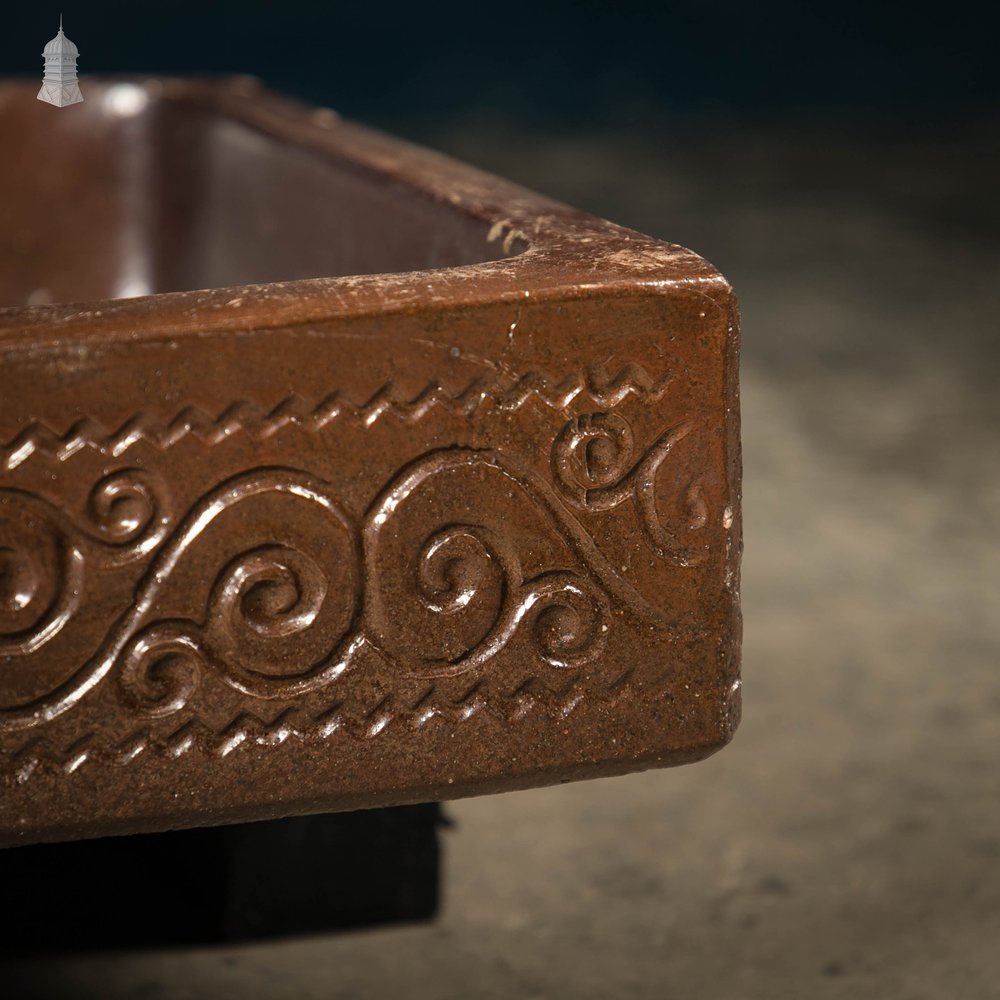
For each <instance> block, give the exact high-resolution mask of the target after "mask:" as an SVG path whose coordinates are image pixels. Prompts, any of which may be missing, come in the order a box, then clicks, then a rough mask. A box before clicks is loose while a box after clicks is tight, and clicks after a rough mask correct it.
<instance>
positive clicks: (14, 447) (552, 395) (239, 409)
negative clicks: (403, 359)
mask: <svg viewBox="0 0 1000 1000" xmlns="http://www.w3.org/2000/svg"><path fill="white" fill-rule="evenodd" d="M672 380H673V376H672V375H670V374H669V373H668V374H666V375H664V376H663V377H661V378H659V379H654V378H653V377H652V376H651V375H650V374H649V373H648V372H647V371H646V370H645V369H644V368H643V367H642V366H641V365H638V364H635V363H634V362H630V363H629V364H626V365H624V366H623V367H622V368H621V369H619V371H618V372H617V374H615V375H614V376H609V375H608V373H607V371H606V369H605V368H604V367H603V366H601V365H593V366H591V367H589V368H587V369H586V370H585V371H582V372H577V373H574V374H572V375H569V376H567V377H566V378H564V379H563V380H561V381H559V382H556V381H555V380H554V379H553V378H551V376H549V375H547V374H546V373H545V372H544V371H541V370H540V369H532V370H529V371H528V372H526V373H525V374H524V375H521V376H518V377H517V378H515V379H513V380H511V381H509V384H505V380H503V379H502V378H500V377H499V376H496V375H485V376H479V377H477V378H475V379H473V381H471V382H470V383H468V385H466V386H465V388H463V389H461V390H459V391H458V392H452V391H451V390H450V389H448V388H447V386H445V385H444V384H443V383H442V382H440V381H439V380H432V381H431V382H428V384H427V385H426V386H425V387H424V388H423V389H422V390H421V391H420V392H419V393H417V395H416V396H414V397H412V398H406V397H404V396H402V395H401V393H400V391H399V390H398V389H397V387H396V386H395V385H394V383H392V382H388V383H386V384H385V385H383V386H382V387H381V388H380V389H379V390H378V391H377V392H376V393H375V394H374V395H373V396H372V397H371V398H370V399H369V400H368V401H367V402H365V403H362V404H357V403H354V402H353V401H352V400H351V399H350V398H349V397H348V396H346V395H345V394H344V393H343V392H341V391H336V392H333V393H331V394H330V395H328V396H326V397H325V398H324V399H322V400H321V401H320V402H319V403H316V404H311V403H310V402H309V401H308V400H306V399H305V398H303V397H302V396H300V395H299V394H298V393H294V392H293V393H291V394H290V395H288V396H286V397H285V398H284V399H283V400H282V401H281V402H280V403H278V404H277V406H275V407H273V408H272V409H271V410H264V409H262V408H261V407H259V406H257V405H256V404H254V403H250V402H247V401H246V400H238V401H236V402H234V403H231V404H230V405H229V406H227V407H226V408H225V409H224V410H223V411H222V412H221V413H220V414H219V415H218V416H217V417H213V416H211V415H210V414H209V413H206V412H205V411H204V410H203V409H200V408H199V407H196V406H188V407H185V408H184V409H183V410H181V411H180V412H179V413H178V414H177V415H176V416H175V417H174V418H173V419H172V420H170V421H168V422H166V423H164V422H163V421H161V420H157V419H156V418H154V417H151V416H149V415H148V414H144V413H138V414H136V415H134V416H132V417H130V418H129V419H128V420H126V421H125V423H124V424H122V425H121V426H120V427H119V428H118V429H117V430H114V431H108V430H107V429H105V428H104V427H102V426H101V425H100V424H99V423H97V421H95V420H93V419H91V418H89V417H84V418H83V419H81V420H78V421H76V423H74V424H73V425H72V426H71V427H70V428H69V430H67V431H66V433H65V434H58V433H57V432H56V431H54V430H52V429H51V428H50V427H48V426H47V425H46V424H44V423H42V422H41V421H34V422H33V423H31V424H29V425H28V426H27V427H25V428H24V430H22V431H21V432H20V433H19V434H17V435H16V436H15V437H14V438H13V439H12V440H11V441H10V442H9V443H8V444H7V445H5V446H3V447H0V469H6V470H7V471H12V470H14V469H16V468H17V467H18V466H19V465H21V464H22V463H23V462H25V461H27V460H28V459H29V458H30V457H31V456H32V455H36V454H37V455H46V456H49V457H51V458H55V459H57V460H58V461H60V462H62V461H65V460H66V459H68V458H70V457H71V456H72V455H73V454H75V453H76V452H78V451H80V450H81V449H82V448H93V449H95V450H96V451H98V452H100V453H101V454H104V455H109V456H111V457H115V458H117V457H118V456H120V455H122V454H124V453H125V452H126V451H128V449H129V448H131V447H132V446H133V445H134V444H136V443H138V442H139V441H145V442H147V443H148V444H151V445H152V446H153V447H155V448H158V449H159V450H160V451H166V450H167V449H168V448H171V447H172V446H173V445H175V444H177V442H178V441H181V440H183V439H184V438H185V437H188V436H189V435H192V436H194V437H196V438H197V439H198V440H200V441H202V442H203V443H204V444H206V445H215V444H218V443H219V442H220V441H223V440H225V439H226V438H228V437H231V436H232V435H233V434H236V433H238V432H240V431H243V432H245V433H248V434H251V435H253V436H256V437H258V438H261V439H263V438H268V437H271V436H272V435H273V434H276V433H278V431H280V430H282V428H284V427H286V426H287V425H289V424H296V425H298V426H300V427H303V428H305V429H306V430H308V431H310V432H316V431H320V430H322V429H323V428H324V427H326V426H327V424H329V423H331V422H333V421H334V420H337V419H338V418H345V417H349V418H353V419H355V420H357V421H359V422H360V423H361V424H363V425H364V426H365V427H371V426H372V425H373V424H374V423H376V422H377V421H378V420H380V419H381V418H382V417H384V416H385V415H386V414H392V415H394V416H395V417H396V418H397V419H399V420H400V421H402V422H403V423H408V424H415V423H417V422H418V421H420V420H421V419H423V418H424V417H425V416H426V415H427V414H428V413H429V412H430V411H431V410H433V409H435V408H436V407H441V408H444V409H449V410H452V411H453V412H457V413H461V414H463V415H465V416H472V415H473V414H474V413H476V411H477V410H479V409H480V408H481V407H483V406H484V405H485V404H486V402H487V400H489V401H491V402H492V403H493V404H494V405H495V406H497V407H498V408H499V409H501V410H505V411H514V410H519V409H520V408H521V407H522V406H524V404H525V403H527V401H528V400H529V399H532V398H534V399H537V400H538V401H539V402H541V403H543V404H544V405H546V406H548V407H550V408H551V409H553V410H564V409H566V407H567V406H569V404H570V403H571V402H573V400H574V399H576V398H577V397H578V396H580V395H582V394H586V395H588V396H589V397H590V398H591V400H592V401H593V402H594V403H595V404H597V405H598V406H600V407H602V408H611V407H614V406H617V405H618V404H619V403H621V402H622V401H623V400H624V399H625V398H626V397H628V396H630V395H632V396H636V397H637V398H638V399H640V400H644V401H645V400H653V401H655V400H657V399H659V398H660V397H661V396H662V395H663V393H664V392H665V391H666V389H667V386H668V385H669V384H670V382H671V381H672Z"/></svg>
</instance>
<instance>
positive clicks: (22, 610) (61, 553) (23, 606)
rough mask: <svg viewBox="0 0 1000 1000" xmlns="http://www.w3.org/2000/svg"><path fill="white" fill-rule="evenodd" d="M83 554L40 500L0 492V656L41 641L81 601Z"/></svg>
mask: <svg viewBox="0 0 1000 1000" xmlns="http://www.w3.org/2000/svg"><path fill="white" fill-rule="evenodd" d="M83 564H84V558H83V552H82V551H81V549H80V547H79V546H78V545H77V544H75V543H74V542H72V541H71V540H70V538H69V537H68V536H67V533H66V531H65V530H64V528H63V525H62V524H61V523H60V518H59V517H58V516H57V515H56V513H55V512H54V511H53V510H52V509H51V508H50V507H49V505H48V504H46V503H45V502H44V501H41V500H39V499H38V498H36V497H33V496H30V495H29V494H26V493H21V492H19V491H17V490H0V656H26V655H28V654H30V653H33V652H35V650H37V649H39V648H40V647H41V646H43V645H45V643H46V642H48V641H49V640H50V639H51V638H52V637H53V636H55V635H56V634H58V632H59V631H60V630H61V629H62V628H63V626H64V625H65V624H66V622H67V621H69V619H70V617H71V616H72V614H73V612H74V611H75V610H76V608H77V606H78V605H79V600H80V591H81V589H82V582H83Z"/></svg>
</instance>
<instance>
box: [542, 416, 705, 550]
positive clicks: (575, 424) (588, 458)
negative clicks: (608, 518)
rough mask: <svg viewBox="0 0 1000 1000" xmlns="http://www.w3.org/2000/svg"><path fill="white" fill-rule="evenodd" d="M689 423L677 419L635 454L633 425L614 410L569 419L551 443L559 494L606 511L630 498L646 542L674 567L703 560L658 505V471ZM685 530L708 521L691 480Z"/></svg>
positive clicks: (687, 430) (689, 427)
mask: <svg viewBox="0 0 1000 1000" xmlns="http://www.w3.org/2000/svg"><path fill="white" fill-rule="evenodd" d="M691 430H692V425H691V424H686V423H682V424H678V425H677V426H676V427H673V428H671V429H670V430H668V431H665V432H664V433H663V434H661V435H660V436H659V437H658V438H657V439H656V441H654V442H653V444H652V445H651V446H650V447H649V449H648V450H647V451H646V452H645V454H643V455H639V456H638V457H637V456H636V454H635V452H636V448H635V439H634V435H633V433H632V429H631V427H630V426H629V425H628V423H626V421H625V420H624V419H623V418H622V417H620V416H618V415H617V414H615V413H589V414H584V415H583V416H580V417H577V418H576V419H575V420H571V421H570V422H569V423H568V424H566V426H565V427H563V429H562V431H560V433H559V435H558V437H557V438H556V440H555V442H554V443H553V445H552V472H553V476H554V478H555V480H556V482H557V483H558V484H559V487H560V489H561V490H562V492H563V495H564V496H565V497H566V498H567V499H568V500H569V501H570V502H571V503H573V504H574V505H576V506H577V507H580V508H582V509H584V510H589V511H606V510H611V509H613V508H615V507H617V506H618V505H619V504H621V503H624V502H625V501H626V500H629V499H631V500H632V501H633V502H634V504H635V508H636V512H637V513H638V516H639V524H640V526H641V528H642V530H643V534H644V535H645V536H646V538H647V540H648V542H649V544H650V547H651V548H652V549H653V551H654V552H655V553H656V555H657V556H659V557H660V558H661V559H663V560H665V561H667V562H671V563H673V564H674V565H675V566H692V565H695V564H696V563H698V562H701V561H702V560H703V559H704V557H705V552H704V551H703V550H701V549H698V548H697V547H695V546H692V545H689V544H685V542H684V541H682V540H681V538H680V536H679V535H678V532H677V531H676V530H675V529H674V528H673V527H671V526H668V525H667V524H665V523H664V521H663V519H662V518H661V517H660V514H659V511H658V509H657V499H656V473H657V471H658V470H659V468H660V466H661V465H662V464H663V462H664V460H665V459H666V457H667V456H668V455H669V454H670V453H671V451H672V450H673V449H674V447H675V446H676V445H677V444H678V443H679V442H680V441H682V440H683V439H684V438H685V437H687V435H688V434H690V433H691ZM683 503H684V507H685V514H686V517H685V520H684V523H683V525H682V527H683V529H684V530H685V531H687V532H693V531H698V530H700V529H701V528H704V526H705V524H706V523H707V522H708V511H707V507H706V505H705V501H704V498H703V497H702V495H701V487H700V485H699V484H698V483H696V482H692V483H689V484H688V485H687V487H686V488H685V490H684V494H683Z"/></svg>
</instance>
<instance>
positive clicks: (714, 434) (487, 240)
mask: <svg viewBox="0 0 1000 1000" xmlns="http://www.w3.org/2000/svg"><path fill="white" fill-rule="evenodd" d="M123 86H124V87H126V88H128V87H132V88H133V90H131V91H129V90H126V91H122V90H121V88H122V87H123ZM137 87H138V88H141V93H142V94H143V95H145V97H144V100H145V102H146V103H145V106H144V107H143V108H142V109H141V111H139V113H137V114H134V115H129V116H122V115H121V113H120V112H121V107H122V102H121V101H120V100H118V99H117V98H116V94H117V95H121V94H123V93H125V94H129V93H132V94H134V91H135V88H137ZM115 88H118V90H117V91H116V89H115ZM29 89H30V88H26V87H23V86H19V85H10V86H8V87H6V88H5V89H4V90H3V91H2V93H0V136H3V138H4V144H5V147H6V148H14V147H16V148H17V149H18V150H19V152H18V153H17V155H15V156H13V157H11V158H10V159H9V160H8V161H6V162H4V163H3V164H2V165H0V171H2V174H0V181H2V182H3V184H2V190H3V191H4V192H6V194H5V197H4V201H3V204H2V208H0V212H2V218H0V234H2V236H0V238H2V239H3V241H4V243H3V247H2V251H0V259H2V261H3V264H2V268H0V297H2V299H3V301H5V302H6V303H8V304H9V307H8V308H5V309H0V352H2V363H0V440H2V441H3V442H5V444H4V445H3V446H2V447H0V749H2V761H3V765H2V776H0V782H2V784H0V838H2V840H3V842H5V843H25V842H30V841H34V840H45V839H59V838H67V837H78V836H87V835H93V834H95V833H103V832H110V833H114V832H126V831H137V830H156V829H163V828H167V827H177V826H185V825H194V824H209V823H219V822H225V821H227V820H236V819H248V818H264V817H272V816H280V815H286V814H291V813H296V812H307V811H319V810H329V809H351V808H359V807H365V806H375V805H386V804H394V803H402V802H413V801H419V800H426V799H434V798H449V797H454V796H459V795H468V794H476V793H483V792H491V791H498V790H502V789H507V788H516V787H525V786H529V785H537V784H543V783H548V782H556V781H562V780H571V779H574V778H582V777H590V776H596V775H600V774H611V773H621V772H626V771H630V770H637V769H641V768H644V767H650V766H657V765H667V764H678V763H685V762H688V761H693V760H697V759H700V758H702V757H704V756H706V755H707V754H709V753H711V752H713V751H714V750H716V749H718V748H719V747H721V746H722V745H724V744H725V743H726V742H727V741H728V739H729V738H730V736H731V734H732V731H733V729H734V727H735V725H736V722H737V718H738V712H739V682H738V653H739V634H740V629H739V613H738V586H739V577H738V572H739V568H738V565H739V552H740V545H741V541H740V507H739V474H740V466H739V463H740V459H739V437H738V396H737V351H738V320H737V314H736V306H735V301H734V299H733V296H732V293H731V290H730V289H729V287H728V285H727V284H726V282H725V280H724V279H723V278H721V277H720V276H719V275H718V273H717V272H715V271H714V270H713V269H712V268H711V267H710V266H709V265H708V264H706V263H705V262H704V261H703V260H701V259H700V258H699V257H697V256H696V255H694V254H692V253H690V252H689V251H686V250H683V249H681V248H679V247H675V246H671V245H668V244H663V243H660V242H657V241H655V240H652V239H649V238H647V237H644V236H641V235H639V234H637V233H634V232H631V231H628V230H624V229H621V228H619V227H616V226H614V225H612V224H610V223H607V222H603V221H600V220H597V219H593V218H591V217H588V216H586V215H584V214H582V213H580V212H577V211H575V210H573V209H570V208H567V207H566V206H563V205H560V204H558V203H555V202H551V201H548V200H546V199H543V198H541V197H539V196H537V195H533V194H531V193H530V192H527V191H524V190H522V189H520V188H517V187H515V186H513V185H510V184H508V183H506V182H504V181H501V180H498V179H496V178H493V177H489V176H486V175H483V174H481V173H479V172H477V171H475V170H472V169H471V168H468V167H465V166H463V165H461V164H458V163H455V162H454V161H451V160H448V159H446V158H444V157H441V156H438V155H436V154H433V153H429V152H427V151H424V150H420V149H417V148H415V147H413V146H409V145H407V144H405V143H402V142H400V141H398V140H395V139H392V138H389V137H386V136H383V135H379V134H377V133H373V132H371V131H369V130H366V129H364V128H361V127H359V126H356V125H353V124H349V123H345V122H342V121H340V120H338V119H337V118H336V116H334V115H333V114H332V113H330V112H325V111H319V112H316V111H311V110H309V109H304V108H302V107H301V106H299V105H296V104H294V103H291V102H288V101H285V100H283V99H281V98H278V97H275V96H273V95H268V94H265V93H263V92H261V91H258V90H257V89H256V88H254V87H253V86H252V85H251V84H249V83H247V82H246V81H242V80H241V81H236V82H232V83H224V84H208V83H197V82H178V81H156V82H154V83H151V84H150V83H143V82H136V83H135V84H128V83H123V82H121V81H108V82H106V83H103V84H97V83H96V82H94V81H91V82H90V84H89V86H88V87H87V101H86V102H85V103H84V104H82V105H76V106H74V107H73V108H71V109H60V110H58V111H57V110H56V109H53V108H49V107H45V106H41V105H39V106H38V107H35V106H32V101H29V99H28V96H27V95H28V91H29ZM32 99H33V95H32ZM35 103H36V104H37V102H35ZM126 106H127V105H126ZM116 109H117V110H116ZM78 111H79V112H81V115H80V116H79V117H73V116H74V115H76V114H77V112H78ZM56 148H58V149H59V150H60V151H61V154H62V156H63V158H64V160H65V161H67V162H69V161H71V162H72V169H69V168H67V169H66V170H59V169H56V168H55V167H53V165H52V156H51V155H49V154H50V153H51V151H52V150H54V149H56ZM253 282H258V284H252V283H253ZM217 286H227V287H217ZM199 287H204V288H206V290H204V291H190V290H189V289H197V288H199ZM139 288H142V289H144V290H146V291H148V292H151V293H155V294H151V295H146V296H143V297H139V298H119V299H110V298H100V297H102V296H112V295H115V294H126V293H130V292H134V291H135V290H136V289H139ZM84 299H100V300H99V301H85V302H81V301H80V300H84ZM49 301H51V302H54V303H68V304H28V303H44V302H49Z"/></svg>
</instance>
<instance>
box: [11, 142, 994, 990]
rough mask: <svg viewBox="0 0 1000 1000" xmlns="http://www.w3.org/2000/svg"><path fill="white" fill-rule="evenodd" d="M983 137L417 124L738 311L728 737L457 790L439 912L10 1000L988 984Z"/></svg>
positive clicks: (990, 421) (989, 484) (989, 597)
mask: <svg viewBox="0 0 1000 1000" xmlns="http://www.w3.org/2000/svg"><path fill="white" fill-rule="evenodd" d="M425 135H426V133H425ZM998 137H1000V130H998V129H997V128H995V127H992V126H990V127H988V126H985V125H979V126H968V127H961V128H959V127H951V128H949V130H948V131H947V132H944V131H940V132H937V133H935V134H931V133H930V132H927V131H925V132H924V133H923V135H921V134H920V133H916V132H915V133H911V134H910V135H906V134H904V133H902V132H898V133H896V134H892V133H888V134H887V133H886V132H885V131H884V130H880V129H871V130H868V131H864V130H858V129H855V130H853V131H838V130H837V129H836V128H827V129H824V130H821V129H818V128H816V129H813V130H811V131H810V130H799V131H795V132H792V131H788V132H784V131H782V130H780V129H776V128H761V129H756V130H745V131H743V132H741V133H736V134H732V133H731V134H729V135H728V137H727V138H724V139H717V138H716V139H711V138H707V137H704V136H699V135H698V134H697V133H695V132H688V133H685V134H675V133H672V134H670V135H669V136H656V135H645V136H643V137H641V138H638V139H637V138H634V137H633V138H632V139H624V140H620V141H619V140H616V141H596V140H594V139H593V138H592V137H590V138H574V137H564V138H560V139H553V138H548V139H545V140H539V139H531V140H530V141H525V140H524V139H523V138H522V139H521V140H520V141H514V139H513V138H512V137H504V136H501V135H499V134H498V133H497V132H496V131H495V130H494V131H493V132H491V133H490V134H489V135H485V134H477V133H475V132H474V131H470V130H461V131H458V132H456V133H453V134H446V135H438V136H435V137H432V141H433V142H434V143H435V144H436V145H438V146H439V147H443V148H449V149H450V150H452V151H453V152H455V153H457V154H459V155H461V156H463V157H465V158H467V159H470V160H472V161H474V162H478V163H480V164H482V165H485V166H488V167H490V168H492V169H494V170H495V171H497V172H499V173H505V174H507V175H509V176H513V177H516V178H518V179H520V180H522V181H523V182H525V183H527V184H529V185H531V186H534V187H537V188H539V189H541V190H545V191H547V192H549V193H552V194H555V195H557V196H559V197H561V198H563V199H564V200H566V201H570V202H573V203H576V204H579V205H581V206H582V207H587V208H590V209H592V210H595V211H597V212H599V213H603V214H606V215H608V216H609V217H611V218H614V219H616V221H622V222H625V223H627V224H630V225H633V226H635V227H637V228H641V229H645V230H646V231H649V232H653V233H655V234H657V235H661V236H664V237H667V238H670V239H673V240H676V241H678V242H684V243H687V244H688V245H690V246H693V247H695V248H697V249H698V250H700V251H701V252H703V253H704V254H705V255H706V256H708V257H709V258H710V259H712V260H713V261H714V262H715V263H716V264H718V265H719V266H720V267H721V268H722V269H723V270H724V271H725V272H726V273H727V274H728V275H729V277H730V278H731V280H732V281H733V283H734V285H735V286H736V288H737V291H738V292H739V293H740V294H741V298H742V303H743V311H744V330H745V353H744V359H745V363H744V369H743V407H744V409H743V416H744V442H745V466H746V480H745V503H746V557H745V564H744V567H745V568H744V588H743V596H744V609H745V616H746V641H745V647H744V648H745V654H744V678H745V706H744V721H743V725H742V728H741V730H740V732H739V734H738V735H737V738H736V740H735V742H734V743H733V745H732V746H731V747H729V748H728V749H726V750H725V751H723V752H722V753H721V754H720V755H718V756H716V757H715V758H713V759H711V760H709V761H707V762H705V763H703V764H699V765H697V766H694V767H690V768H682V769H679V770H675V771H664V772H653V773H647V774H642V775H636V776H632V777H628V778H619V779H611V780H604V781H594V782H588V783H584V784H580V785H575V786H564V787H560V788H553V789H547V790H541V791H535V792H522V793H517V794H512V795H504V796H496V797H491V798H485V799H479V800H471V801H465V802H459V803H455V804H453V805H452V806H450V807H449V812H450V815H451V816H452V818H453V819H454V820H455V821H456V823H457V826H456V828H455V829H454V830H452V831H450V832H448V833H446V834H445V837H446V851H447V855H446V899H445V906H444V912H443V915H442V917H441V918H440V920H439V921H438V922H437V923H436V924H434V925H431V926H423V927H412V928H406V929H396V930H381V931H372V932H366V933H356V934H348V935H341V936H330V937H315V938H309V939H304V940H296V941H289V942H282V943H276V944H265V945H255V946H248V947H235V948H214V949H202V950H193V951H192V950H186V951H185V950H171V951H161V952H139V953H129V954H106V955H94V956H78V957H72V958H67V959H64V960H61V961H56V962H53V961H45V962H37V963H33V964H30V965H25V966H21V967H19V968H18V969H15V970H13V971H12V973H11V978H10V979H8V982H12V983H14V984H15V989H16V990H18V991H19V995H23V996H37V997H46V998H51V997H58V996H62V997H100V998H106V1000H111V998H118V997H129V998H140V997H141V998H150V1000H151V998H177V1000H179V998H189V997H192V998H193V997H206V998H213V1000H214V998H226V997H241V998H248V997H267V998H272V1000H279V998H289V1000H291V998H296V1000H305V998H323V1000H329V998H341V1000H347V998H360V997H381V996H394V997H413V998H431V997H442V998H444V997H463V998H500V997H504V998H507V997H512V996H524V997H594V998H598V997H601V998H606V997H614V998H625V997H657V998H661V997H662V998H698V1000H707V998H713V1000H714V998H719V1000H728V998H761V1000H776V998H784V997H796V998H797V997H805V998H811V1000H813V998H816V1000H822V998H827V997H851V998H857V1000H864V998H879V1000H903V998H905V1000H922V998H927V1000H941V998H975V1000H980V998H989V997H1000V669H998V668H1000V560H998V555H997V539H998V527H1000V524H998V521H1000V517H998V514H1000V393H998V391H997V385H998V374H1000V372H998V364H997V361H998V358H1000V338H998V330H997V324H996V320H995V318H994V317H995V312H994V309H995V305H994V302H995V299H996V289H997V287H998V285H1000V241H997V239H996V234H997V232H998V228H997V222H998V221H1000V220H998V218H997V215H998V211H1000V208H998V199H997V197H996V190H995V184H996V182H995V178H996V177H997V176H998V175H1000V140H998ZM345 864H350V859H349V858H345ZM136 917H137V919H141V914H137V915H136Z"/></svg>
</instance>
